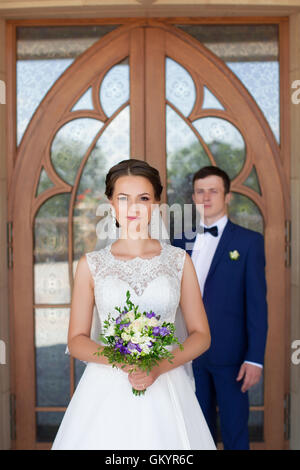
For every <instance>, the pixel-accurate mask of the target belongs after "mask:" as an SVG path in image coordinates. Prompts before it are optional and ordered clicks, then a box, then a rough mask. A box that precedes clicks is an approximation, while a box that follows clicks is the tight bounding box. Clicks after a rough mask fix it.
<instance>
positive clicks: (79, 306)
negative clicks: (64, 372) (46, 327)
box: [68, 256, 127, 371]
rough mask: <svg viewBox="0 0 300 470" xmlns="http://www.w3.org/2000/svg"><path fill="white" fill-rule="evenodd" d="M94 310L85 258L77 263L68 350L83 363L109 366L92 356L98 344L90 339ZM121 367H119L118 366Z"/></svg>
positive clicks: (89, 273) (92, 285) (90, 276)
mask: <svg viewBox="0 0 300 470" xmlns="http://www.w3.org/2000/svg"><path fill="white" fill-rule="evenodd" d="M93 309H94V281H93V278H92V275H91V272H90V269H89V267H88V264H87V260H86V257H85V256H82V257H81V258H80V260H79V261H78V265H77V269H76V273H75V278H74V288H73V295H72V302H71V314H70V322H69V331H68V348H69V351H70V354H71V356H73V357H76V358H77V359H79V360H81V361H85V362H97V363H99V364H106V365H109V362H108V359H107V358H106V357H105V356H98V355H94V353H95V352H96V351H97V350H98V348H99V344H97V343H96V342H95V341H93V340H91V339H90V331H91V325H92V320H93ZM120 367H121V365H120ZM124 371H127V369H126V370H125V369H124Z"/></svg>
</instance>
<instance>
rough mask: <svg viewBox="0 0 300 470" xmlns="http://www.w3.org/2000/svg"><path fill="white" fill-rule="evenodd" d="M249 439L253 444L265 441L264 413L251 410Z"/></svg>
mask: <svg viewBox="0 0 300 470" xmlns="http://www.w3.org/2000/svg"><path fill="white" fill-rule="evenodd" d="M248 428H249V438H250V441H251V442H262V441H263V440H264V412H263V411H253V410H250V416H249V421H248Z"/></svg>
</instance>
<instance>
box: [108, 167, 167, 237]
mask: <svg viewBox="0 0 300 470" xmlns="http://www.w3.org/2000/svg"><path fill="white" fill-rule="evenodd" d="M110 202H111V204H112V205H113V207H114V208H115V211H116V218H117V221H118V222H119V224H120V226H121V227H122V228H123V227H127V228H129V229H130V230H131V231H133V230H136V231H137V232H139V233H140V232H144V231H146V229H147V228H148V224H149V222H150V220H151V213H152V211H153V209H154V207H155V206H154V204H157V203H158V202H159V201H157V200H156V199H155V195H154V188H153V186H152V184H151V182H150V181H149V180H148V179H147V178H144V177H143V176H132V175H126V176H120V178H118V179H117V181H116V182H115V186H114V191H113V195H112V198H111V200H110Z"/></svg>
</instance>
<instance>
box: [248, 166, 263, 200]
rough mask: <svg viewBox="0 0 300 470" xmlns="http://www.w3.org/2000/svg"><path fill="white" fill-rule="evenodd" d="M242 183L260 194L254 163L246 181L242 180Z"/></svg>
mask: <svg viewBox="0 0 300 470" xmlns="http://www.w3.org/2000/svg"><path fill="white" fill-rule="evenodd" d="M244 185H246V186H248V187H249V188H251V189H253V190H254V191H256V192H257V193H258V194H260V195H261V189H260V184H259V181H258V176H257V172H256V168H255V166H254V165H253V168H252V170H251V172H250V174H249V176H248V178H247V179H246V181H244Z"/></svg>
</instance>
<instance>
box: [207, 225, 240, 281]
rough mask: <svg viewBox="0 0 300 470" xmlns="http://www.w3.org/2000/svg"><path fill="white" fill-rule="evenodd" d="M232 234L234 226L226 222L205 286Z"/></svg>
mask: <svg viewBox="0 0 300 470" xmlns="http://www.w3.org/2000/svg"><path fill="white" fill-rule="evenodd" d="M234 232H235V224H233V223H232V222H230V220H228V222H227V224H226V226H225V228H224V231H223V233H222V236H221V239H220V241H219V244H218V246H217V249H216V252H215V254H214V257H213V259H212V262H211V265H210V268H209V271H208V274H207V277H206V281H205V284H206V282H207V281H208V279H209V278H210V276H212V275H213V273H214V271H215V269H216V266H217V264H218V262H219V261H220V259H221V258H222V255H223V253H224V250H225V249H226V247H227V245H228V243H229V242H230V240H232V236H233V234H234Z"/></svg>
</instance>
